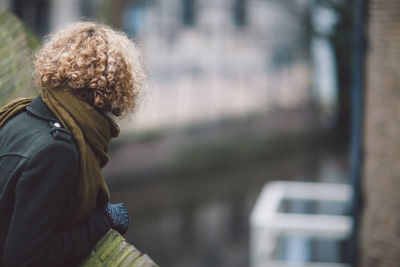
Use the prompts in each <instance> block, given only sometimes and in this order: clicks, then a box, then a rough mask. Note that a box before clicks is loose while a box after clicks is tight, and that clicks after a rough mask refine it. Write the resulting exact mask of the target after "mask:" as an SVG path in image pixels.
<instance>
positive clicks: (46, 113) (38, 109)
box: [26, 95, 59, 122]
mask: <svg viewBox="0 0 400 267" xmlns="http://www.w3.org/2000/svg"><path fill="white" fill-rule="evenodd" d="M26 110H27V111H28V112H29V113H31V114H32V115H35V116H36V117H39V118H41V119H44V120H48V121H53V122H59V121H58V120H57V118H56V116H54V114H53V112H51V111H50V109H49V108H48V107H47V106H46V104H45V103H44V102H43V100H42V97H41V95H39V96H38V97H36V98H35V99H34V100H33V101H32V103H31V104H30V105H29V106H28V107H26Z"/></svg>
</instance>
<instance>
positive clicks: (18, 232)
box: [0, 97, 109, 267]
mask: <svg viewBox="0 0 400 267" xmlns="http://www.w3.org/2000/svg"><path fill="white" fill-rule="evenodd" d="M14 115H15V114H14ZM60 124H61V122H60V121H59V120H58V119H57V118H56V116H55V115H54V114H53V113H52V112H51V111H50V110H49V108H48V107H47V106H46V104H45V103H44V102H43V101H42V99H41V97H38V98H36V99H35V100H34V101H33V102H32V103H31V104H30V106H28V107H26V109H25V108H23V109H22V110H21V112H20V113H19V114H17V115H15V116H14V117H13V118H12V119H10V120H9V121H7V122H6V123H5V124H4V125H2V126H1V128H0V266H5V267H14V266H18V267H23V266H52V267H53V266H74V265H73V263H71V262H73V261H76V260H78V259H80V258H81V257H83V256H85V254H87V253H88V252H89V251H90V250H91V249H92V248H93V246H94V245H95V244H96V242H97V241H98V240H99V239H100V238H101V237H102V236H103V235H104V234H105V233H106V232H107V231H108V229H109V224H108V222H107V220H106V219H105V218H104V215H103V211H100V210H99V212H94V213H92V214H91V215H90V216H89V217H88V218H87V219H85V220H84V221H82V222H81V223H79V224H77V225H75V226H73V227H66V225H68V224H69V223H68V222H69V218H71V216H73V215H74V212H75V205H76V199H77V188H78V184H79V177H80V172H81V168H80V161H79V157H80V153H79V151H78V149H77V146H76V144H75V141H74V139H73V138H72V136H71V133H70V132H69V131H68V130H66V129H63V128H62V127H60Z"/></svg>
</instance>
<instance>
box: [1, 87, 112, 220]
mask: <svg viewBox="0 0 400 267" xmlns="http://www.w3.org/2000/svg"><path fill="white" fill-rule="evenodd" d="M41 96H42V99H43V102H45V103H46V105H47V106H48V108H49V109H50V110H51V111H52V112H53V113H54V115H55V116H56V118H57V119H58V120H59V121H60V122H61V124H62V126H63V127H64V128H66V129H68V130H70V131H71V132H72V136H73V138H74V140H75V143H76V145H77V148H78V153H79V159H80V177H79V180H78V188H77V199H76V201H75V209H74V215H73V217H72V218H71V225H75V224H77V223H79V222H81V221H83V220H84V219H86V218H87V217H88V216H89V215H90V214H91V213H92V212H93V210H94V209H95V208H96V206H97V204H99V203H102V204H103V203H106V202H107V201H109V199H110V192H109V190H108V187H107V185H106V183H105V181H104V178H103V175H102V173H101V168H102V167H104V165H106V163H107V162H108V160H109V157H108V155H107V152H108V149H109V143H110V141H111V138H112V137H116V136H118V134H119V128H118V126H117V125H116V123H115V122H114V121H113V120H112V119H111V118H110V117H108V116H104V115H102V114H101V113H99V112H98V111H96V110H95V109H94V108H93V107H92V106H90V105H89V104H87V103H86V102H84V101H82V100H80V99H79V98H78V97H76V96H74V95H73V94H71V93H70V92H68V91H65V90H48V89H43V90H42V92H41ZM31 101H32V98H22V99H21V98H20V99H16V100H14V101H12V102H10V103H9V104H8V105H6V106H5V107H4V108H2V109H1V110H0V127H1V126H2V125H3V124H4V123H5V122H6V121H7V120H9V119H10V118H12V117H13V116H15V115H16V114H18V113H20V112H22V111H23V110H24V109H25V107H26V106H28V105H29V104H30V103H31Z"/></svg>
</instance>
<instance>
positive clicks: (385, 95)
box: [360, 0, 400, 267]
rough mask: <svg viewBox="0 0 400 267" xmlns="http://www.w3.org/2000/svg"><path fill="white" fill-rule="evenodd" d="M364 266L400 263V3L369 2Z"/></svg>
mask: <svg viewBox="0 0 400 267" xmlns="http://www.w3.org/2000/svg"><path fill="white" fill-rule="evenodd" d="M368 12H369V23H368V33H367V34H368V39H369V40H368V46H369V47H368V55H367V68H366V99H365V101H366V102H365V104H366V106H365V108H366V110H365V114H366V118H365V162H364V170H363V171H364V178H363V183H364V194H365V198H366V203H365V208H364V215H363V220H362V228H361V261H360V263H361V264H360V266H362V267H364V266H367V267H369V266H371V267H379V266H382V267H383V266H384V267H391V266H396V267H398V266H399V263H400V1H399V0H369V7H368Z"/></svg>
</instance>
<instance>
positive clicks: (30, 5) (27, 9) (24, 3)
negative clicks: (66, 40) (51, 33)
mask: <svg viewBox="0 0 400 267" xmlns="http://www.w3.org/2000/svg"><path fill="white" fill-rule="evenodd" d="M11 10H12V11H13V12H14V13H15V14H17V15H18V16H19V17H20V18H21V19H23V20H24V21H25V22H26V23H27V24H28V25H29V26H30V27H32V29H33V30H34V32H35V33H36V34H38V35H39V36H44V35H45V34H47V32H48V30H49V11H50V4H49V1H48V0H14V1H12V2H11Z"/></svg>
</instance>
